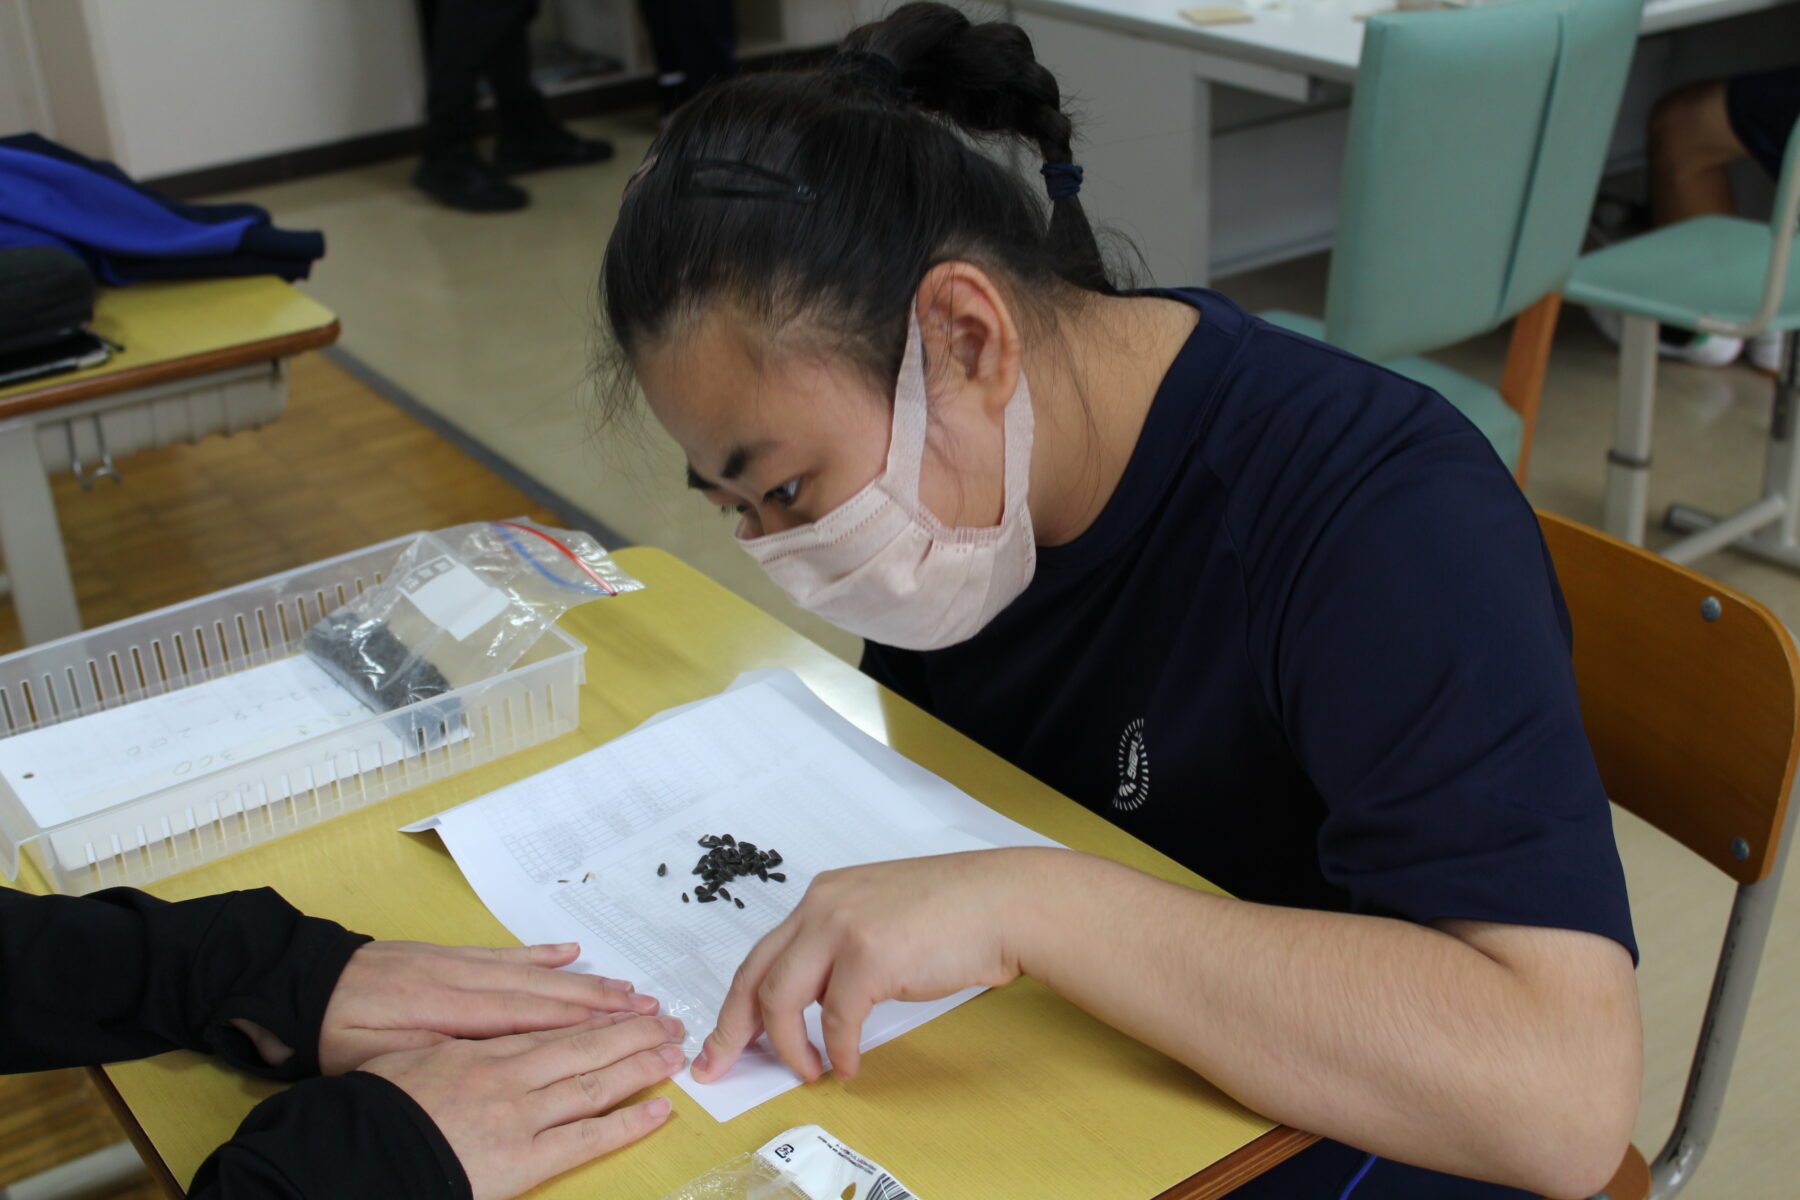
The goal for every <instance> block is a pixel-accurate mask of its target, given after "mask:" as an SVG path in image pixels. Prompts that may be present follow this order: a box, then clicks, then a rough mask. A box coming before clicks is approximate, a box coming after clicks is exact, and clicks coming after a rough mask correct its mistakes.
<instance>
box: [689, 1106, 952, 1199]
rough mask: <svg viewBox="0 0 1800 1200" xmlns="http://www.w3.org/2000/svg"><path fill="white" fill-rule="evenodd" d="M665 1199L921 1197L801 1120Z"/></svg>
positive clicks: (872, 1163)
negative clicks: (760, 1146) (801, 1122)
mask: <svg viewBox="0 0 1800 1200" xmlns="http://www.w3.org/2000/svg"><path fill="white" fill-rule="evenodd" d="M662 1200H918V1198H917V1197H916V1196H914V1195H913V1193H912V1192H910V1191H908V1190H907V1189H906V1187H905V1186H904V1185H902V1184H901V1182H900V1181H899V1180H898V1179H895V1178H894V1177H893V1176H892V1175H890V1174H889V1173H888V1172H887V1171H886V1170H885V1169H883V1168H882V1166H881V1165H880V1164H879V1163H876V1162H873V1161H871V1160H870V1159H867V1158H864V1157H863V1156H862V1155H860V1154H858V1153H857V1152H856V1151H854V1150H852V1149H851V1148H850V1147H848V1146H846V1145H844V1143H842V1142H840V1141H838V1140H837V1139H836V1138H834V1137H832V1136H831V1135H830V1134H829V1133H826V1132H825V1131H824V1130H823V1129H821V1128H819V1127H818V1126H817V1125H797V1126H795V1127H794V1128H792V1129H789V1130H787V1131H786V1132H785V1133H782V1134H781V1135H779V1136H778V1137H775V1138H772V1139H770V1140H769V1141H768V1142H767V1143H765V1144H764V1145H763V1146H762V1148H760V1149H758V1150H756V1151H754V1152H752V1153H750V1154H742V1155H739V1156H738V1157H737V1158H734V1159H732V1160H731V1161H730V1162H728V1163H725V1164H723V1165H722V1166H717V1167H714V1168H713V1169H712V1170H710V1171H708V1172H707V1173H706V1174H704V1175H702V1176H700V1177H699V1178H698V1179H695V1180H692V1181H690V1182H689V1183H688V1184H687V1185H686V1186H685V1187H681V1188H677V1189H676V1190H675V1191H673V1192H670V1193H669V1194H668V1195H667V1196H664V1197H663V1198H662Z"/></svg>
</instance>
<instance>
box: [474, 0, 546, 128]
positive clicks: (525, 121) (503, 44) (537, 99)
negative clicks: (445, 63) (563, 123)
mask: <svg viewBox="0 0 1800 1200" xmlns="http://www.w3.org/2000/svg"><path fill="white" fill-rule="evenodd" d="M520 6H521V7H523V8H524V10H525V12H524V15H523V17H522V18H521V19H520V20H519V22H518V23H517V24H516V25H514V26H513V27H512V29H511V30H510V31H508V33H507V34H506V36H505V37H503V38H502V39H501V40H500V42H499V43H498V44H497V45H495V47H494V53H493V55H492V56H491V57H490V58H489V59H488V62H487V81H488V85H489V86H490V87H492V88H493V89H494V107H495V108H496V109H498V110H499V113H500V136H501V137H502V138H506V137H508V136H511V137H520V138H529V137H530V136H531V135H532V134H534V133H541V132H542V131H543V130H544V129H546V128H548V127H550V126H552V125H554V124H555V120H554V119H553V118H552V117H551V116H550V106H549V104H547V103H546V102H545V100H544V94H543V93H542V92H540V91H538V89H537V85H536V84H535V83H533V82H532V81H531V38H530V35H529V33H528V30H529V28H530V26H531V22H532V19H533V18H534V17H536V16H537V10H538V0H524V2H523V4H522V5H520Z"/></svg>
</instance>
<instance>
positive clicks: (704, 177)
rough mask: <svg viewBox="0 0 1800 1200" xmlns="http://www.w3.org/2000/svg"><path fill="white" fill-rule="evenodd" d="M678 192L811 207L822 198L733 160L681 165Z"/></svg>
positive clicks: (764, 169) (779, 176)
mask: <svg viewBox="0 0 1800 1200" xmlns="http://www.w3.org/2000/svg"><path fill="white" fill-rule="evenodd" d="M676 190H677V191H678V192H680V193H683V194H686V195H690V196H714V197H718V198H720V199H725V200H780V201H785V202H787V203H789V204H811V203H812V202H813V201H815V200H817V199H818V198H819V194H818V193H817V192H815V191H813V190H812V189H811V188H810V187H808V186H806V185H805V184H804V183H800V182H798V181H797V180H794V179H790V178H788V177H787V176H786V175H783V174H781V173H780V172H777V171H771V170H769V169H768V168H767V167H759V166H757V165H756V164H755V163H747V162H739V161H738V160H737V159H734V158H690V159H686V160H684V161H683V162H682V164H681V174H680V177H679V179H678V181H677V184H676Z"/></svg>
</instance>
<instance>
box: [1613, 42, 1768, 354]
mask: <svg viewBox="0 0 1800 1200" xmlns="http://www.w3.org/2000/svg"><path fill="white" fill-rule="evenodd" d="M1797 118H1800V67H1783V68H1780V69H1778V70H1774V71H1763V72H1760V73H1758V74H1755V75H1741V76H1738V77H1736V78H1733V79H1727V80H1712V81H1710V82H1707V83H1696V84H1690V85H1689V86H1687V87H1684V88H1679V89H1677V90H1675V91H1673V92H1671V93H1669V94H1668V95H1667V96H1665V97H1663V98H1662V100H1660V101H1659V102H1658V103H1657V105H1656V108H1655V109H1654V110H1653V111H1652V112H1651V114H1650V214H1651V223H1652V226H1653V227H1654V228H1659V229H1660V228H1662V227H1663V226H1665V225H1673V224H1675V223H1677V222H1679V221H1687V220H1691V219H1693V218H1695V217H1705V216H1731V215H1733V214H1735V213H1736V212H1737V205H1736V203H1735V201H1734V199H1733V196H1732V192H1731V177H1730V172H1729V168H1730V166H1731V164H1732V163H1734V162H1736V161H1738V160H1739V159H1741V158H1754V159H1755V160H1756V161H1757V163H1758V164H1760V165H1761V166H1762V168H1763V169H1764V170H1765V171H1767V172H1768V173H1769V175H1770V177H1771V178H1773V177H1775V176H1777V175H1779V174H1780V173H1781V157H1782V154H1783V152H1784V151H1785V150H1786V148H1787V140H1788V135H1789V133H1790V132H1792V130H1793V128H1794V122H1795V120H1796V119H1797ZM1596 317H1597V319H1599V314H1598V313H1596ZM1616 319H1617V318H1616V315H1613V320H1614V321H1615V322H1616ZM1601 324H1602V328H1603V329H1604V328H1606V324H1607V323H1606V322H1605V321H1604V320H1603V321H1602V322H1601ZM1781 341H1782V339H1781V335H1779V334H1760V335H1758V336H1756V337H1754V338H1752V339H1750V346H1749V358H1750V361H1751V362H1752V363H1753V364H1754V365H1755V366H1757V367H1758V368H1760V369H1762V370H1765V371H1775V370H1777V369H1779V366H1780V363H1781ZM1743 349H1744V344H1743V342H1742V340H1741V339H1738V338H1728V337H1719V336H1717V335H1709V334H1696V333H1689V332H1688V331H1687V330H1681V329H1671V328H1667V327H1665V328H1664V329H1663V331H1662V351H1663V353H1664V354H1666V355H1669V356H1670V357H1673V358H1681V359H1685V360H1686V361H1688V362H1694V363H1700V364H1702V365H1706V366H1715V365H1722V364H1724V363H1729V362H1731V361H1732V360H1733V359H1735V358H1737V356H1738V353H1739V352H1740V351H1741V350H1743Z"/></svg>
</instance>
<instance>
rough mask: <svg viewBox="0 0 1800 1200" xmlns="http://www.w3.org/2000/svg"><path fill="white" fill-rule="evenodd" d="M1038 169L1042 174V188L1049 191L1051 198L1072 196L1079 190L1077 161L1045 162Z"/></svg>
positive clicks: (1079, 168)
mask: <svg viewBox="0 0 1800 1200" xmlns="http://www.w3.org/2000/svg"><path fill="white" fill-rule="evenodd" d="M1038 170H1039V171H1040V172H1041V173H1042V174H1043V176H1044V190H1045V191H1047V192H1049V193H1050V198H1051V199H1052V200H1061V199H1062V198H1063V197H1064V196H1073V195H1074V194H1075V193H1077V192H1079V191H1080V190H1081V166H1080V164H1079V163H1072V162H1059V163H1045V164H1044V165H1043V166H1042V167H1039V168H1038Z"/></svg>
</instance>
